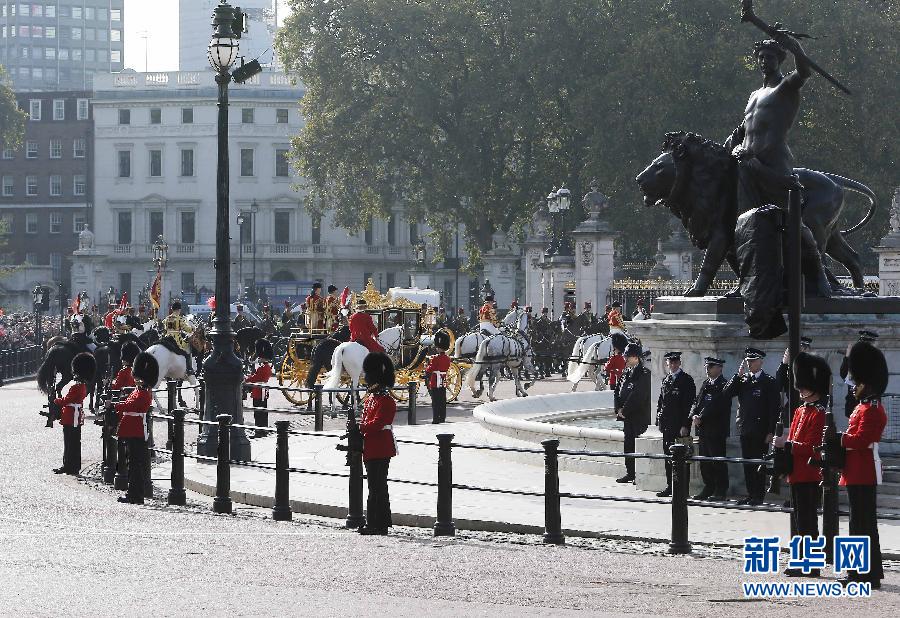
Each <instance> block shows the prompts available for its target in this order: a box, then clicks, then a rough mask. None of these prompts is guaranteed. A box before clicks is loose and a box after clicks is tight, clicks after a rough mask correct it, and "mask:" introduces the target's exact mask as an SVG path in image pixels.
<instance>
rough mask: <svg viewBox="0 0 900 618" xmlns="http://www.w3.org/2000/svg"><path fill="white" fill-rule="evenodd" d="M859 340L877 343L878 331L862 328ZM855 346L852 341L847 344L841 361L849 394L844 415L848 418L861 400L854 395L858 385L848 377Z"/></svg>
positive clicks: (842, 372) (845, 400) (845, 401)
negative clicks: (852, 350)
mask: <svg viewBox="0 0 900 618" xmlns="http://www.w3.org/2000/svg"><path fill="white" fill-rule="evenodd" d="M859 341H865V342H866V343H871V344H872V345H875V343H876V342H877V341H878V333H875V332H872V331H870V330H861V331H859ZM852 347H853V344H852V343H851V344H850V345H849V346H847V353H846V354H845V355H844V360H842V361H841V371H840V373H841V379H842V380H843V381H844V384H846V385H847V395H846V396H845V397H844V415H845V416H846V417H847V418H850V415H851V414H853V410H855V409H856V404H858V403H859V401H858V400H857V399H856V397H855V396H854V395H853V389H854V388H855V387H856V385H855V384H854V383H853V380H852V379H850V378H849V377H848V372H847V358H848V357H849V356H850V348H852Z"/></svg>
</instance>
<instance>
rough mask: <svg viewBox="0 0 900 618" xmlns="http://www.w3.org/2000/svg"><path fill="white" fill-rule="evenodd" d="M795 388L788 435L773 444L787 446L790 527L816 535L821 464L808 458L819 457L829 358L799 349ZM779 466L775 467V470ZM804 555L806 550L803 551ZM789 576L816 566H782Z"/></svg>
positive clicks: (828, 385)
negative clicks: (799, 402) (795, 401)
mask: <svg viewBox="0 0 900 618" xmlns="http://www.w3.org/2000/svg"><path fill="white" fill-rule="evenodd" d="M793 371H794V388H796V389H797V390H798V391H799V392H800V399H801V400H802V401H803V403H802V405H800V406H799V407H798V408H797V409H796V410H795V411H794V414H793V420H792V421H791V430H790V432H789V433H788V437H787V439H785V438H784V437H783V436H775V437H774V438H773V439H772V444H773V445H774V446H775V448H789V449H790V458H791V459H790V464H789V465H790V470H788V471H786V472H788V474H787V480H788V483H790V484H791V506H793V507H794V511H793V513H791V520H792V524H793V525H792V526H791V528H792V530H793V531H794V534H797V535H800V536H806V535H809V536H811V537H812V538H814V539H815V538H818V537H819V519H818V514H817V509H818V507H819V495H820V483H821V482H822V468H821V467H819V466H815V465H810V464H809V460H810V458H812V459H814V460H818V459H821V455H820V454H819V449H818V447H819V445H820V444H821V442H822V431H823V430H824V429H825V413H826V412H827V409H826V408H825V402H826V399H827V397H828V394H829V393H830V392H831V368H830V367H829V366H828V362H827V361H826V360H825V359H824V358H822V357H820V356H813V355H812V354H809V353H807V352H800V353H799V354H798V355H797V358H796V359H795V360H794V367H793ZM777 472H778V470H776V473H777ZM804 555H805V554H804ZM784 574H785V575H787V576H788V577H818V576H819V569H813V570H812V571H811V572H810V573H809V574H808V575H804V573H803V571H802V570H801V569H785V571H784Z"/></svg>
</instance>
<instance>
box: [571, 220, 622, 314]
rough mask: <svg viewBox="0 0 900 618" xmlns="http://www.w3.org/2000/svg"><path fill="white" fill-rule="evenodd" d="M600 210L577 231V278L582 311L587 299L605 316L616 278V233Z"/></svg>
mask: <svg viewBox="0 0 900 618" xmlns="http://www.w3.org/2000/svg"><path fill="white" fill-rule="evenodd" d="M599 215H600V213H599V212H598V211H595V212H591V213H590V214H589V217H588V219H587V221H584V222H583V223H582V224H581V225H579V226H578V227H577V228H576V229H575V230H574V231H572V236H573V237H574V238H575V263H574V267H575V281H576V282H577V285H578V287H577V288H576V290H577V292H576V293H577V296H578V305H577V309H576V311H581V308H582V307H583V306H584V302H585V301H590V302H591V305H592V306H593V308H594V311H595V312H597V313H600V314H601V315H602V313H603V312H602V309H603V307H604V306H605V305H606V294H607V291H608V290H609V286H610V284H611V283H612V280H613V241H614V240H615V236H614V234H613V232H612V231H611V230H610V228H609V226H608V225H607V223H606V222H605V221H601V220H600V218H599Z"/></svg>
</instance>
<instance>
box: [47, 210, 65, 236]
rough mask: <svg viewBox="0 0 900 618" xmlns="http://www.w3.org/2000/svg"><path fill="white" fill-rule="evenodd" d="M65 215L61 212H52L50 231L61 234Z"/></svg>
mask: <svg viewBox="0 0 900 618" xmlns="http://www.w3.org/2000/svg"><path fill="white" fill-rule="evenodd" d="M62 226H63V216H62V213H61V212H51V213H50V233H51V234H59V233H60V232H62Z"/></svg>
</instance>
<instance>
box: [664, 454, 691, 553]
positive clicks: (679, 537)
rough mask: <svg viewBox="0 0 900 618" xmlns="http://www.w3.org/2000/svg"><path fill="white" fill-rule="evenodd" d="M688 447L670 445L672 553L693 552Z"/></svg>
mask: <svg viewBox="0 0 900 618" xmlns="http://www.w3.org/2000/svg"><path fill="white" fill-rule="evenodd" d="M688 450H689V449H688V447H687V446H685V445H684V444H680V443H675V444H673V445H672V446H670V447H669V452H670V453H671V454H672V538H671V540H670V542H669V553H670V554H689V553H691V543H690V541H688V506H687V499H688V481H689V479H688V464H687V456H688Z"/></svg>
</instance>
